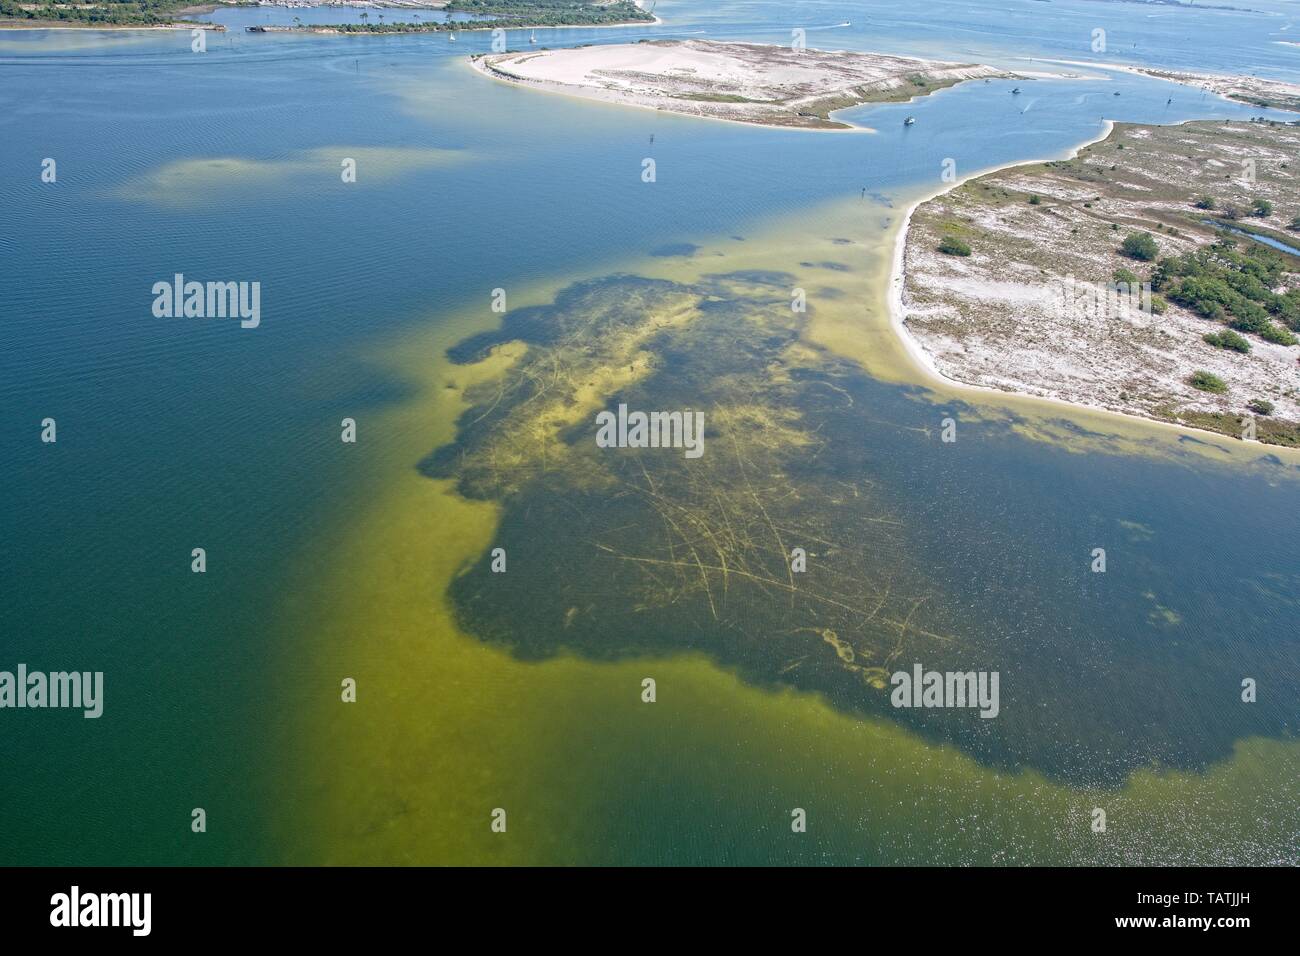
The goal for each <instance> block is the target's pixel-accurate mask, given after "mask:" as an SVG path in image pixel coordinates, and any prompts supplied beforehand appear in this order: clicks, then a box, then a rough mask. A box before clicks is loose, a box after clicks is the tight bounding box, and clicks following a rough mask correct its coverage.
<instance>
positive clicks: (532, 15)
mask: <svg viewBox="0 0 1300 956" xmlns="http://www.w3.org/2000/svg"><path fill="white" fill-rule="evenodd" d="M443 11H444V12H446V13H466V14H471V15H473V16H475V17H481V18H483V19H478V20H474V21H473V22H472V23H466V22H459V23H456V22H451V21H448V22H446V23H432V22H430V23H378V24H375V23H341V24H332V25H330V26H328V27H323V28H320V29H328V30H338V31H340V32H343V33H439V32H443V31H451V30H490V29H497V28H501V29H515V30H517V29H520V28H521V27H558V26H596V25H599V24H602V23H628V22H631V21H641V22H645V23H649V22H651V21H653V20H654V16H653V15H652V14H650V13H647V12H646V11H645V10H642V9H641V8H640V7H638V6H637V5H636V4H635V3H632V2H631V0H611V2H609V3H592V2H589V0H451V2H450V3H449V4H447V6H446V7H444V8H443Z"/></svg>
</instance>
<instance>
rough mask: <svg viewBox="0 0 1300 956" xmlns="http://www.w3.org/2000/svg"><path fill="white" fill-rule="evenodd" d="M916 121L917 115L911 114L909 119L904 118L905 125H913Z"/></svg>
mask: <svg viewBox="0 0 1300 956" xmlns="http://www.w3.org/2000/svg"><path fill="white" fill-rule="evenodd" d="M915 122H916V117H915V116H909V117H908V118H907V119H905V120H903V125H904V126H911V125H913V124H914V123H915Z"/></svg>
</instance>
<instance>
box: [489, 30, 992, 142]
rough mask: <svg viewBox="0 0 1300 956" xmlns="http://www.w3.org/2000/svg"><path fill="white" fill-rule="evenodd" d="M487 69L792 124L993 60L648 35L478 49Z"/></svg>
mask: <svg viewBox="0 0 1300 956" xmlns="http://www.w3.org/2000/svg"><path fill="white" fill-rule="evenodd" d="M473 63H474V67H475V68H476V69H478V70H479V71H481V72H483V73H486V74H488V75H491V76H494V77H497V78H498V79H502V80H506V81H508V82H511V83H518V84H522V85H525V86H532V87H537V88H541V89H546V90H551V91H555V92H561V93H568V94H572V95H575V96H581V97H585V98H587V99H597V100H604V101H607V102H613V103H622V104H625V105H631V106H642V107H647V108H650V109H659V110H668V111H671V112H674V113H685V114H687V115H690V116H702V117H708V118H711V119H722V120H731V121H736V122H743V123H758V124H761V125H765V126H784V127H792V128H795V129H853V127H851V126H849V125H848V124H845V123H838V122H835V121H834V120H832V119H830V118H829V114H830V112H831V111H833V110H838V109H844V108H846V107H850V106H857V105H859V104H862V103H872V102H897V101H902V100H908V99H911V98H912V97H915V96H920V95H924V94H926V93H931V92H933V91H935V90H938V89H942V88H944V87H947V86H952V85H954V84H957V83H961V82H963V81H964V80H971V79H977V78H984V77H993V76H1002V75H1004V74H1002V73H999V72H998V71H997V70H994V69H993V68H992V67H987V66H980V65H975V64H965V63H946V62H939V61H935V60H921V59H915V58H911V57H899V56H888V55H885V54H879V53H848V52H828V51H824V50H800V51H796V50H793V49H791V48H789V47H784V46H771V45H766V44H757V43H721V42H715V41H710V40H647V41H641V42H640V43H627V44H613V45H603V46H583V47H575V48H571V49H562V50H526V51H520V52H509V53H497V54H486V55H482V56H476V57H474V60H473Z"/></svg>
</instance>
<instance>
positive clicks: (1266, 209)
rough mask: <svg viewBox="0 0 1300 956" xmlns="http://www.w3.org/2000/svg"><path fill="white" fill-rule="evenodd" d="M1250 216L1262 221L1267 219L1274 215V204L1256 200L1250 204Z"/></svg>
mask: <svg viewBox="0 0 1300 956" xmlns="http://www.w3.org/2000/svg"><path fill="white" fill-rule="evenodd" d="M1250 214H1251V215H1252V216H1258V217H1259V218H1261V219H1267V218H1268V217H1269V216H1271V215H1273V204H1272V203H1271V202H1269V201H1268V200H1267V199H1256V200H1255V201H1254V202H1253V203H1251V204H1250Z"/></svg>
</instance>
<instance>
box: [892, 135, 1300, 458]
mask: <svg viewBox="0 0 1300 956" xmlns="http://www.w3.org/2000/svg"><path fill="white" fill-rule="evenodd" d="M1188 122H1194V121H1192V120H1184V121H1182V122H1179V123H1171V124H1167V125H1171V126H1182V125H1185V124H1186V123H1188ZM1105 124H1106V125H1105V130H1104V132H1103V133H1102V134H1101V135H1100V136H1098V137H1096V138H1094V139H1089V140H1084V141H1083V142H1081V143H1079V144H1078V145H1076V146H1074V147H1072V148H1071V149H1070V151H1069V152H1068V153H1067V154H1066V156H1065V157H1064V158H1066V159H1073V158H1075V157H1076V156H1078V155H1079V153H1080V152H1081V151H1082V150H1084V149H1087V148H1088V147H1089V146H1093V145H1095V144H1097V143H1100V142H1103V141H1104V140H1106V139H1108V138H1109V137H1110V135H1111V133H1112V132H1114V129H1115V122H1114V120H1106V121H1105ZM1056 158H1058V157H1049V158H1047V159H1044V158H1041V157H1040V158H1037V159H1025V160H1017V161H1015V162H1009V163H1002V164H1001V165H998V166H994V167H992V168H989V169H985V170H981V171H980V172H978V173H972V174H971V175H969V176H966V177H965V178H962V179H959V180H957V181H956V182H953V183H948V184H947V185H945V186H944V187H943V188H942V189H937V190H935V191H934V192H931V193H927V194H926V195H923V196H921V197H920V198H918V199H917V200H916V201H915V202H913V203H911V204H910V205H909V206H908V207H907V209H906V210H905V212H904V213H903V215H902V216H901V217H900V219H899V225H898V231H897V233H896V234H895V236H894V248H893V252H892V256H891V261H890V270H889V288H888V290H887V293H886V295H887V300H886V308H887V310H888V312H889V326H890V328H891V329H892V330H893V332H894V334H895V335H896V336H897V337H898V340H899V342H900V343H901V344H902V346H903V351H904V352H905V353H906V355H907V357H908V358H909V359H910V360H911V362H912V364H913V366H914V368H915V371H916V372H917V377H918V379H919V381H918V382H917V384H920V385H923V386H926V387H929V386H930V385H933V384H937V385H941V386H944V387H946V388H949V389H952V390H967V391H972V392H978V393H980V394H983V395H996V396H1001V397H1002V398H1014V399H1016V400H1018V401H1029V402H1043V403H1046V404H1047V405H1049V406H1057V407H1059V408H1063V409H1071V410H1076V411H1078V410H1082V411H1086V412H1088V413H1089V414H1095V415H1101V416H1104V417H1114V418H1116V419H1119V420H1122V421H1126V422H1141V423H1143V424H1144V425H1151V426H1157V427H1161V428H1166V429H1172V430H1174V431H1176V432H1180V433H1183V434H1188V435H1193V436H1195V437H1197V438H1198V439H1199V437H1200V436H1202V435H1206V436H1213V437H1214V438H1215V439H1218V440H1219V441H1224V442H1231V443H1232V444H1233V445H1243V446H1244V445H1250V444H1253V445H1256V446H1258V448H1259V449H1261V450H1265V451H1264V453H1265V454H1273V455H1277V456H1279V457H1281V456H1286V457H1291V458H1294V459H1295V460H1296V461H1297V462H1300V449H1296V448H1291V447H1288V446H1286V445H1271V444H1267V443H1265V442H1253V443H1247V442H1244V441H1241V440H1239V439H1234V438H1230V437H1229V436H1227V435H1224V434H1223V433H1222V432H1216V431H1211V430H1210V429H1208V428H1198V427H1196V426H1195V425H1184V424H1180V423H1178V422H1170V421H1164V420H1162V419H1159V418H1149V417H1147V416H1146V415H1132V414H1129V413H1127V412H1119V411H1115V410H1114V409H1111V408H1106V407H1104V406H1102V405H1089V404H1086V403H1084V402H1071V401H1068V400H1066V399H1063V398H1054V397H1052V396H1050V395H1034V394H1032V393H1030V392H1022V391H1013V390H1007V389H1001V388H993V387H991V386H988V385H976V384H974V383H972V382H963V381H962V380H960V379H956V378H952V377H950V376H948V375H945V374H944V373H943V372H942V371H940V370H939V367H938V366H937V365H936V364H935V362H934V359H933V357H932V356H931V355H930V354H929V353H928V352H926V350H925V348H924V346H922V345H921V343H920V341H918V340H917V339H916V338H915V337H914V336H913V335H912V333H911V332H910V331H909V330H908V328H907V323H906V322H905V321H904V319H903V316H904V309H903V289H904V286H905V284H906V281H907V275H906V268H905V262H904V258H905V253H906V248H907V234H908V232H909V230H910V228H911V225H912V216H913V214H914V213H915V212H916V210H917V209H919V208H920V207H921V205H922V204H924V203H927V202H930V201H931V200H933V199H937V198H938V197H939V196H942V195H944V194H945V193H948V192H951V191H952V190H954V189H956V188H957V187H958V186H961V185H963V184H965V183H967V182H970V181H971V180H974V179H979V178H981V177H983V176H989V175H992V174H993V173H997V172H1001V171H1003V170H1007V169H1015V168H1016V167H1019V166H1035V165H1038V164H1039V163H1045V162H1051V161H1053V160H1054V159H1056ZM926 379H928V380H929V381H926Z"/></svg>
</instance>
